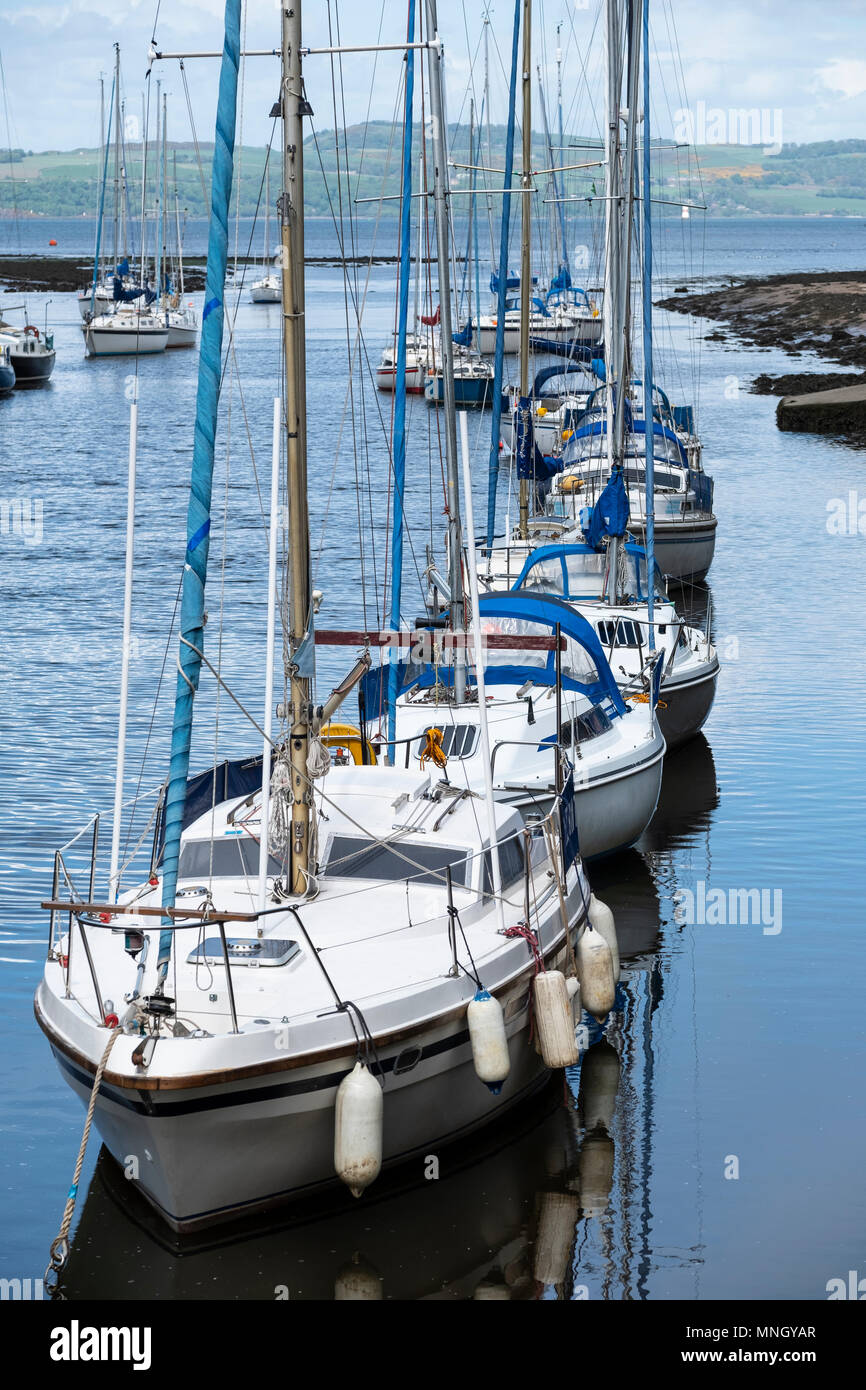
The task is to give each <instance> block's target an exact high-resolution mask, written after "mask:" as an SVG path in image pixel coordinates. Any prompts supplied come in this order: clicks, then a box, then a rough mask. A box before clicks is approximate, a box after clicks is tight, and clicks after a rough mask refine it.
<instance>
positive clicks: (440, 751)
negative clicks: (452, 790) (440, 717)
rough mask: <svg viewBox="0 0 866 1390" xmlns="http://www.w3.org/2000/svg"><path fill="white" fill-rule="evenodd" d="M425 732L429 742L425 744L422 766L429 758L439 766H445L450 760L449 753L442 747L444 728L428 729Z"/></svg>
mask: <svg viewBox="0 0 866 1390" xmlns="http://www.w3.org/2000/svg"><path fill="white" fill-rule="evenodd" d="M425 732H426V737H427V742H426V743H425V744H424V751H423V753H422V754H421V766H422V767H423V766H424V764H425V763H426V762H427V760H428V758H429V759H430V760H431V761H432V762H434V763H435V764H436V766H437V767H445V765H446V764H447V762H448V754H447V753H446V752H445V749H444V748H443V747H442V738H443V733H444V731H443V730H442V729H427V730H426V731H425Z"/></svg>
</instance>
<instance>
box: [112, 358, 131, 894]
mask: <svg viewBox="0 0 866 1390" xmlns="http://www.w3.org/2000/svg"><path fill="white" fill-rule="evenodd" d="M135 389H136V391H137V384H136V388H135ZM137 439H138V400H137V397H133V400H132V404H131V405H130V407H129V467H128V472H127V484H126V570H125V573H124V579H123V651H122V653H121V659H120V716H119V719H118V722H117V767H116V771H115V777H114V814H113V817H112V822H111V862H110V866H109V870H108V896H109V900H113V899H115V898H116V897H117V894H118V891H119V889H120V871H119V867H118V866H119V862H120V820H121V815H122V812H123V774H124V766H125V762H126V714H127V707H128V704H129V655H130V646H131V643H132V572H133V564H134V559H135V454H136V444H137Z"/></svg>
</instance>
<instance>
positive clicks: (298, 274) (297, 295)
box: [263, 0, 312, 894]
mask: <svg viewBox="0 0 866 1390" xmlns="http://www.w3.org/2000/svg"><path fill="white" fill-rule="evenodd" d="M281 105H282V117H283V192H282V196H281V198H280V237H281V243H282V267H283V354H284V360H285V377H286V416H285V428H286V465H287V485H288V502H289V555H288V564H289V649H290V662H289V671H288V672H287V675H288V677H289V687H290V689H289V701H290V708H291V738H290V751H291V796H292V829H291V836H290V855H291V867H290V886H291V891H292V892H293V893H299V894H300V893H305V892H306V890H307V887H308V879H307V871H308V865H309V860H310V817H311V814H312V807H311V798H310V794H309V791H308V786H309V775H308V773H307V751H308V748H309V742H310V726H309V719H310V699H311V686H310V674H311V673H312V662H311V659H307V658H308V657H309V656H311V653H309V648H308V647H305V649H304V652H303V653H301V651H300V650H299V649H300V648H301V645H302V643H303V641H304V637H305V636H306V634H307V629H308V625H309V620H310V537H309V522H308V515H307V418H306V350H305V342H304V160H303V152H304V129H303V117H304V115H305V114H306V113H307V112H308V110H309V108H308V106H307V102H306V100H305V98H304V89H303V78H302V72H301V0H294V3H293V4H292V7H291V8H288V7H286V6H283V10H282V93H281ZM299 657H301V660H300V661H299ZM263 833H264V831H263Z"/></svg>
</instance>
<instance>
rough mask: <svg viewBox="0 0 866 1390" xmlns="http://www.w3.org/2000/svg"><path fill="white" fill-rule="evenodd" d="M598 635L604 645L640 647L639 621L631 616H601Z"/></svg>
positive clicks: (640, 632) (641, 639) (641, 637)
mask: <svg viewBox="0 0 866 1390" xmlns="http://www.w3.org/2000/svg"><path fill="white" fill-rule="evenodd" d="M598 635H599V637H600V638H601V642H602V645H603V646H605V647H640V646H641V645H642V643H643V632H642V629H641V626H640V623H636V622H634V621H633V620H632V619H631V618H603V619H602V621H601V622H600V623H599V624H598Z"/></svg>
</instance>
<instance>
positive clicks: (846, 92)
mask: <svg viewBox="0 0 866 1390" xmlns="http://www.w3.org/2000/svg"><path fill="white" fill-rule="evenodd" d="M815 76H816V77H817V79H818V81H819V83H820V84H821V86H822V87H825V88H827V90H828V91H831V92H841V93H842V95H843V96H844V97H846V98H849V99H850V98H851V97H859V96H862V95H863V93H864V92H866V62H864V61H863V60H862V59H861V58H832V59H831V60H830V62H829V63H827V64H826V65H825V66H824V67H823V68H819V69H818V71H817V73H816V74H815Z"/></svg>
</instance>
